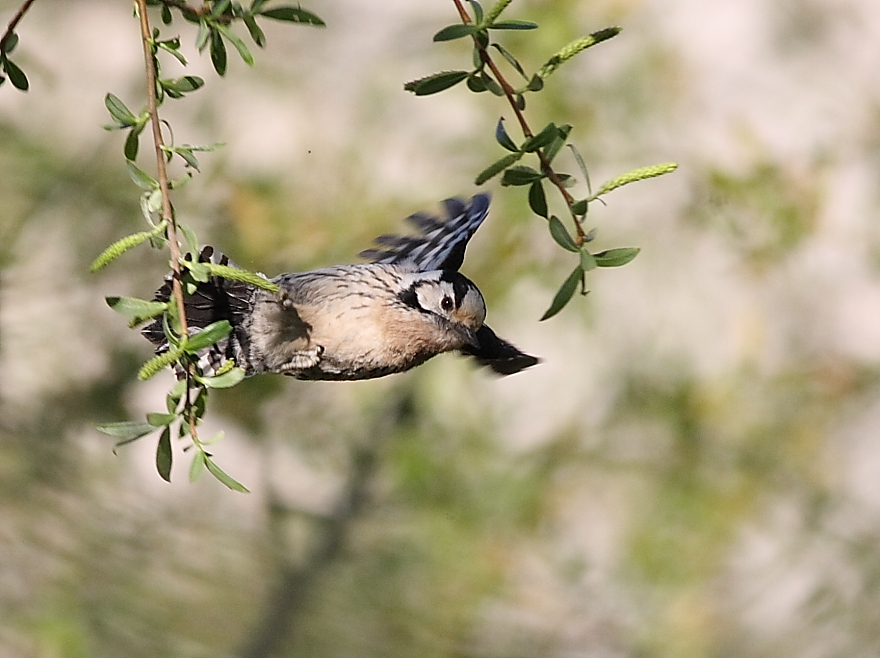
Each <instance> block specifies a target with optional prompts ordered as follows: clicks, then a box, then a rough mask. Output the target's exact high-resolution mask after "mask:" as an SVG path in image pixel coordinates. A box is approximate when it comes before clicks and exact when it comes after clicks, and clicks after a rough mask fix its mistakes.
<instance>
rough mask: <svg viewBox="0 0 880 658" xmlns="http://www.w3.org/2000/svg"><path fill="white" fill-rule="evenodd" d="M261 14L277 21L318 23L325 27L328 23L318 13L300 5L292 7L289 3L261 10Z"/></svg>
mask: <svg viewBox="0 0 880 658" xmlns="http://www.w3.org/2000/svg"><path fill="white" fill-rule="evenodd" d="M260 14H261V15H263V16H265V17H266V18H272V19H275V20H276V21H288V22H290V23H306V24H308V25H317V26H318V27H324V26H325V25H326V23H324V21H323V20H321V19H320V18H319V17H318V16H317V15H315V14H313V13H312V12H310V11H306V10H305V9H302V8H300V7H290V6H288V5H285V6H283V7H273V8H272V9H267V10H266V11H261V12H260Z"/></svg>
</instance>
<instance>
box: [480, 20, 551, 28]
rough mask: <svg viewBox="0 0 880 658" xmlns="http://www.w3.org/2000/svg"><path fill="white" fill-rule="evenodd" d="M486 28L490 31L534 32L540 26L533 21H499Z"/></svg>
mask: <svg viewBox="0 0 880 658" xmlns="http://www.w3.org/2000/svg"><path fill="white" fill-rule="evenodd" d="M486 27H488V28H489V29H490V30H534V29H536V28H537V27H538V24H537V23H533V22H532V21H498V22H496V23H492V24H491V25H487V26H486Z"/></svg>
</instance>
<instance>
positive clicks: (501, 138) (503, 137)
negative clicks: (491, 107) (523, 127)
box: [495, 117, 519, 153]
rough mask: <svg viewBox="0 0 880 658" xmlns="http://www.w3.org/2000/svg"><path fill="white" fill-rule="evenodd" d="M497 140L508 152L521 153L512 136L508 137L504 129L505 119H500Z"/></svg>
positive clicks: (496, 134) (496, 132)
mask: <svg viewBox="0 0 880 658" xmlns="http://www.w3.org/2000/svg"><path fill="white" fill-rule="evenodd" d="M495 140H496V141H497V142H498V143H499V144H501V146H503V147H504V148H506V149H507V150H508V151H513V152H514V153H516V152H518V151H519V149H518V148H517V147H516V144H514V143H513V140H512V139H511V138H510V135H508V134H507V131H506V130H505V129H504V117H501V118H500V119H498V125H497V126H495Z"/></svg>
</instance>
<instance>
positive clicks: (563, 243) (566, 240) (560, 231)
mask: <svg viewBox="0 0 880 658" xmlns="http://www.w3.org/2000/svg"><path fill="white" fill-rule="evenodd" d="M549 227H550V235H551V236H552V237H553V239H554V240H555V241H556V244H558V245H559V246H560V247H562V248H563V249H567V250H568V251H571V252H574V253H576V252H577V251H578V246H577V244H575V241H574V239H573V238H572V237H571V235H569V233H568V230H567V229H566V228H565V225H563V223H562V222H561V221H560V219H559V218H558V217H557V216H556V215H553V216H552V217H551V218H550V223H549Z"/></svg>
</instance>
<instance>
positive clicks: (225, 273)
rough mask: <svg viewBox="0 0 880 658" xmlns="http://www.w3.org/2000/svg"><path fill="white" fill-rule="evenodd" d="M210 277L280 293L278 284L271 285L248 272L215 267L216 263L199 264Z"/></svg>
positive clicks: (226, 267) (261, 277)
mask: <svg viewBox="0 0 880 658" xmlns="http://www.w3.org/2000/svg"><path fill="white" fill-rule="evenodd" d="M200 265H202V266H203V267H205V269H206V270H207V271H208V272H209V273H210V274H211V275H212V276H219V277H223V278H224V279H232V280H233V281H241V282H242V283H249V284H250V285H252V286H256V287H257V288H262V289H263V290H268V291H269V292H280V291H281V288H279V287H278V284H276V283H272V282H271V281H269V279H267V278H266V277H265V276H262V275H260V274H255V273H254V272H248V271H247V270H243V269H241V268H239V267H229V266H228V265H217V264H216V263H200Z"/></svg>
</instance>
